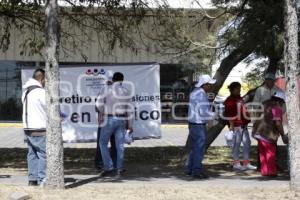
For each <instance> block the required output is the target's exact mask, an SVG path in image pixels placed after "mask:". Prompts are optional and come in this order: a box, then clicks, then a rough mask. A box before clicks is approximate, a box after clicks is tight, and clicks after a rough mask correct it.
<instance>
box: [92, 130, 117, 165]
mask: <svg viewBox="0 0 300 200" xmlns="http://www.w3.org/2000/svg"><path fill="white" fill-rule="evenodd" d="M100 134H101V127H98V131H97V147H96V155H95V167H96V168H97V169H102V168H103V161H102V155H101V149H100V143H99V142H100ZM110 155H111V157H112V160H113V163H114V167H116V162H117V149H116V143H115V137H114V136H113V135H112V136H111V137H110Z"/></svg>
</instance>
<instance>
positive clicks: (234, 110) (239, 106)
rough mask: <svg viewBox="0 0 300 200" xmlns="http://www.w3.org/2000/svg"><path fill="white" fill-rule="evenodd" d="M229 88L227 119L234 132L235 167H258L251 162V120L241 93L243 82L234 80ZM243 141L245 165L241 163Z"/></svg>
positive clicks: (230, 128)
mask: <svg viewBox="0 0 300 200" xmlns="http://www.w3.org/2000/svg"><path fill="white" fill-rule="evenodd" d="M228 89H229V91H230V96H229V97H228V98H227V99H226V100H225V102H224V105H225V111H224V116H225V119H226V120H227V121H228V123H229V130H230V131H232V132H233V146H232V157H233V169H235V170H255V169H256V167H255V166H253V165H251V164H250V161H249V155H250V146H251V140H250V136H249V132H248V128H247V125H248V123H249V122H250V120H249V117H248V116H249V114H248V112H247V109H246V106H245V104H244V101H243V99H242V97H241V95H240V93H241V84H240V83H239V82H232V83H231V84H230V85H229V86H228ZM242 142H243V159H244V160H243V166H242V165H241V163H240V160H239V157H240V145H241V143H242Z"/></svg>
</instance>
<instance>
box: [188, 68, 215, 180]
mask: <svg viewBox="0 0 300 200" xmlns="http://www.w3.org/2000/svg"><path fill="white" fill-rule="evenodd" d="M215 82H216V80H215V79H212V78H211V77H210V76H209V75H206V74H205V75H201V76H199V80H198V83H197V84H196V85H195V89H194V90H193V91H192V93H191V94H190V102H189V119H188V121H189V138H190V142H191V149H190V154H189V159H188V164H187V170H186V174H187V175H190V176H192V177H193V178H198V179H206V178H209V177H208V175H206V174H205V173H203V169H202V160H203V156H204V151H205V143H206V123H207V122H208V121H209V120H212V119H213V118H214V117H215V113H214V112H212V111H211V106H210V105H211V104H210V102H209V101H208V96H207V93H208V92H209V91H210V90H211V86H212V85H213V84H215Z"/></svg>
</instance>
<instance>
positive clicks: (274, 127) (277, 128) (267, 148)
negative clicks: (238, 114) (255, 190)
mask: <svg viewBox="0 0 300 200" xmlns="http://www.w3.org/2000/svg"><path fill="white" fill-rule="evenodd" d="M284 101H285V94H284V93H283V92H281V91H277V92H276V93H275V94H273V96H272V97H271V99H269V100H267V101H264V102H263V105H264V112H263V114H264V115H263V116H262V118H261V119H260V120H257V121H256V122H255V123H254V125H253V134H254V137H255V138H256V139H257V140H258V152H259V159H260V162H261V169H260V171H261V175H262V176H270V177H275V176H277V166H276V147H277V145H276V143H277V140H278V137H279V136H280V135H281V136H282V140H283V142H284V143H285V144H287V143H288V139H287V137H286V135H284V130H283V125H282V109H281V105H282V104H283V103H284Z"/></svg>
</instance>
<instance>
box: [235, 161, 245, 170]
mask: <svg viewBox="0 0 300 200" xmlns="http://www.w3.org/2000/svg"><path fill="white" fill-rule="evenodd" d="M233 169H234V170H243V167H242V165H241V164H240V163H235V164H234V165H233Z"/></svg>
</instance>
